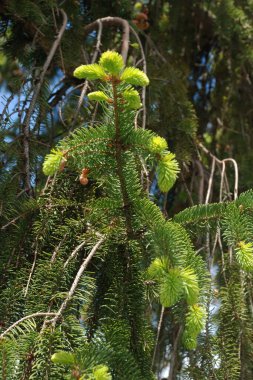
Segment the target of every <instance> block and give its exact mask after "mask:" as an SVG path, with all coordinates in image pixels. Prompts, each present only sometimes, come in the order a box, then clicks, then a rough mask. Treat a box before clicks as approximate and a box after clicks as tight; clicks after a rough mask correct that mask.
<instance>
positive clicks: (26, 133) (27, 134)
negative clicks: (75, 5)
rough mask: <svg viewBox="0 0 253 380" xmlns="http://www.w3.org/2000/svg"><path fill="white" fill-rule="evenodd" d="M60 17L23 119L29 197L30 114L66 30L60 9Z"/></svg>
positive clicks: (26, 179)
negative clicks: (57, 31) (61, 19)
mask: <svg viewBox="0 0 253 380" xmlns="http://www.w3.org/2000/svg"><path fill="white" fill-rule="evenodd" d="M60 12H61V14H62V16H63V23H62V26H61V29H60V31H59V34H58V35H57V37H56V39H55V41H54V43H53V45H52V47H51V50H50V52H49V54H48V56H47V59H46V61H45V63H44V65H43V68H42V71H41V73H40V77H39V80H38V83H37V85H36V87H35V89H34V92H33V96H32V99H31V102H30V106H29V109H28V112H27V114H26V116H25V119H24V123H23V135H24V142H23V144H24V167H25V187H26V189H27V192H28V194H29V195H31V183H30V147H29V137H30V121H31V117H32V114H33V111H34V109H35V106H36V101H37V98H38V96H39V93H40V89H41V86H42V83H43V81H44V78H45V75H46V72H47V70H48V67H49V65H50V63H51V61H52V59H53V57H54V54H55V52H56V50H57V48H58V46H59V44H60V41H61V39H62V37H63V34H64V32H65V29H66V25H67V20H68V19H67V15H66V13H65V12H64V11H63V10H62V9H61V10H60Z"/></svg>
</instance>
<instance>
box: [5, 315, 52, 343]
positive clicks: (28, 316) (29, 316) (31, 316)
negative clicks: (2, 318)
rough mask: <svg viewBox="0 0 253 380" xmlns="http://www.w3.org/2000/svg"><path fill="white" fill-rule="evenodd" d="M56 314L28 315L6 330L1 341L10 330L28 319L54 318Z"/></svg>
mask: <svg viewBox="0 0 253 380" xmlns="http://www.w3.org/2000/svg"><path fill="white" fill-rule="evenodd" d="M55 314H56V313H40V312H38V313H34V314H30V315H26V316H25V317H23V318H21V319H19V320H18V321H16V322H14V323H13V324H12V325H11V326H10V327H8V329H6V330H5V331H4V332H3V333H2V334H1V335H0V339H2V338H3V337H4V336H5V335H6V334H7V333H8V332H9V331H10V330H12V329H13V328H14V327H16V326H17V325H19V324H20V323H22V322H23V321H25V320H26V319H30V318H34V317H53V316H54V315H55Z"/></svg>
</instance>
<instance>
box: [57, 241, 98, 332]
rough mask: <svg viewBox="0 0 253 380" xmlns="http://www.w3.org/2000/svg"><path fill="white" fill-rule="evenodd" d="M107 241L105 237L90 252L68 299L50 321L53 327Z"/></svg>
mask: <svg viewBox="0 0 253 380" xmlns="http://www.w3.org/2000/svg"><path fill="white" fill-rule="evenodd" d="M104 241H105V236H103V237H102V238H101V239H100V240H99V241H98V242H97V244H96V245H95V246H94V247H93V248H92V250H91V251H90V253H89V255H88V256H87V257H86V259H85V260H84V261H83V263H82V265H81V266H80V268H79V270H78V272H77V275H76V277H75V279H74V281H73V283H72V286H71V288H70V290H69V292H68V294H67V297H66V298H65V300H64V301H63V302H62V304H61V306H60V308H59V310H58V311H57V313H56V314H55V317H54V318H53V319H52V320H51V321H50V322H51V323H52V324H53V326H55V324H56V322H57V321H58V319H59V318H60V316H61V315H62V313H63V312H64V310H65V309H66V307H67V305H68V303H69V301H70V300H71V298H72V296H73V294H74V292H75V290H76V288H77V286H78V284H79V281H80V279H81V277H82V275H83V272H84V271H85V269H86V268H87V266H88V264H89V262H90V261H91V259H92V258H93V256H94V255H95V253H96V252H97V250H98V249H99V248H100V246H101V245H102V244H103V242H104Z"/></svg>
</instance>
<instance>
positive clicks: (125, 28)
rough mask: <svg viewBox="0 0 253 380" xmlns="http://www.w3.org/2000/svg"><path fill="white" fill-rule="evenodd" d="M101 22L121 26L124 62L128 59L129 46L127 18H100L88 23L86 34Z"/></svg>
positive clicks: (106, 24)
mask: <svg viewBox="0 0 253 380" xmlns="http://www.w3.org/2000/svg"><path fill="white" fill-rule="evenodd" d="M99 22H101V23H102V24H103V26H120V27H121V28H122V46H121V55H122V57H123V60H124V62H126V60H127V54H128V48H129V29H130V28H129V24H128V22H127V21H126V20H124V19H123V18H121V17H111V16H108V17H104V18H100V19H98V20H96V21H94V22H92V23H91V24H88V25H86V26H85V27H84V34H85V35H86V34H89V33H90V32H92V31H93V30H95V29H97V28H98V27H99Z"/></svg>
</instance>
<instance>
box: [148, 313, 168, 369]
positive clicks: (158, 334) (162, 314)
mask: <svg viewBox="0 0 253 380" xmlns="http://www.w3.org/2000/svg"><path fill="white" fill-rule="evenodd" d="M164 311H165V307H164V306H162V310H161V314H160V319H159V323H158V327H157V335H156V342H155V349H154V353H153V358H152V364H151V369H153V368H154V364H155V358H156V353H157V349H158V344H159V338H160V334H161V329H162V323H163V318H164Z"/></svg>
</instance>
